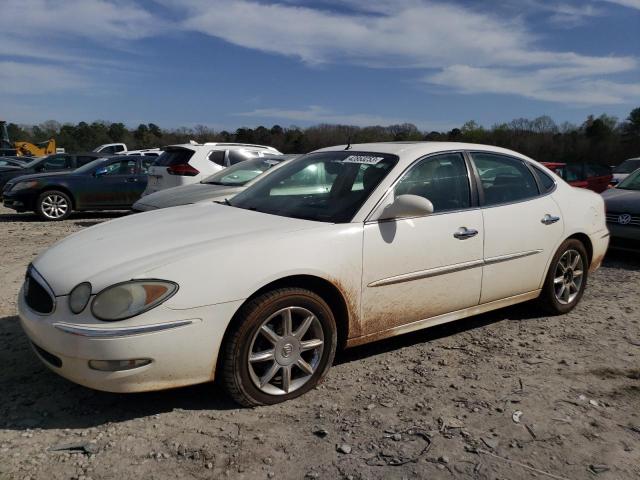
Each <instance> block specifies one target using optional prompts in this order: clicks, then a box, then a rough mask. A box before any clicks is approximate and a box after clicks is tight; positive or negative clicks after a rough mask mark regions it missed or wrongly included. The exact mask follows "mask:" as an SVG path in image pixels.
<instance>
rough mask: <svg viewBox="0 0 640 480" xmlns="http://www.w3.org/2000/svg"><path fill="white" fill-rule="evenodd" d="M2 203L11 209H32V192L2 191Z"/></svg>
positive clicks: (33, 201) (33, 202)
mask: <svg viewBox="0 0 640 480" xmlns="http://www.w3.org/2000/svg"><path fill="white" fill-rule="evenodd" d="M2 203H3V205H4V206H5V207H7V208H11V209H13V210H33V209H34V208H35V207H34V205H35V200H34V194H33V193H30V192H28V191H26V192H18V193H13V192H3V194H2Z"/></svg>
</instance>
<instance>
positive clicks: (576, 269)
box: [540, 238, 589, 315]
mask: <svg viewBox="0 0 640 480" xmlns="http://www.w3.org/2000/svg"><path fill="white" fill-rule="evenodd" d="M588 270H589V260H588V256H587V251H586V249H585V248H584V245H583V244H582V242H580V241H579V240H576V239H573V238H572V239H569V240H566V241H565V242H564V243H563V244H562V245H560V248H559V249H558V251H557V252H556V254H555V255H554V257H553V260H552V261H551V266H550V267H549V272H548V273H547V278H546V279H545V283H544V286H543V287H542V293H541V294H540V303H541V304H542V306H543V308H544V309H545V310H546V311H547V312H549V313H551V314H553V315H558V314H563V313H568V312H570V311H571V310H573V309H574V307H575V306H576V305H577V304H578V302H579V301H580V299H581V298H582V295H583V293H584V289H585V287H586V286H587V273H588Z"/></svg>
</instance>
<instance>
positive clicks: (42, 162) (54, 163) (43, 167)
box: [0, 152, 104, 192]
mask: <svg viewBox="0 0 640 480" xmlns="http://www.w3.org/2000/svg"><path fill="white" fill-rule="evenodd" d="M101 157H104V154H101V153H95V152H88V153H75V154H71V153H54V154H51V155H47V156H46V157H37V158H29V157H25V158H29V161H28V162H27V163H24V164H22V165H19V166H17V167H16V166H6V167H2V166H0V192H1V191H2V189H3V187H4V185H5V184H6V183H7V182H8V181H9V180H11V179H12V178H16V177H20V176H22V175H29V174H33V173H48V172H59V171H64V170H74V169H76V168H78V167H81V166H83V165H86V164H87V163H89V162H93V161H94V160H95V159H96V158H101Z"/></svg>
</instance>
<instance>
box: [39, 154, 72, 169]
mask: <svg viewBox="0 0 640 480" xmlns="http://www.w3.org/2000/svg"><path fill="white" fill-rule="evenodd" d="M42 166H43V167H44V170H63V169H65V168H69V160H68V159H67V158H66V157H64V156H55V157H49V158H47V159H46V160H45V161H44V164H43V165H42Z"/></svg>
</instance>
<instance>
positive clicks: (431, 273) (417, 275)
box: [367, 260, 484, 287]
mask: <svg viewBox="0 0 640 480" xmlns="http://www.w3.org/2000/svg"><path fill="white" fill-rule="evenodd" d="M483 264H484V261H483V260H472V261H470V262H464V263H456V264H454V265H447V266H446V267H436V268H430V269H428V270H419V271H417V272H411V273H403V274H402V275H396V276H394V277H389V278H383V279H381V280H376V281H375V282H371V283H370V284H369V285H367V287H382V286H385V285H393V284H394V283H403V282H411V281H413V280H420V279H422V278H429V277H436V276H438V275H446V274H447V273H454V272H460V271H462V270H468V269H470V268H476V267H481V266H482V265H483Z"/></svg>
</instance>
